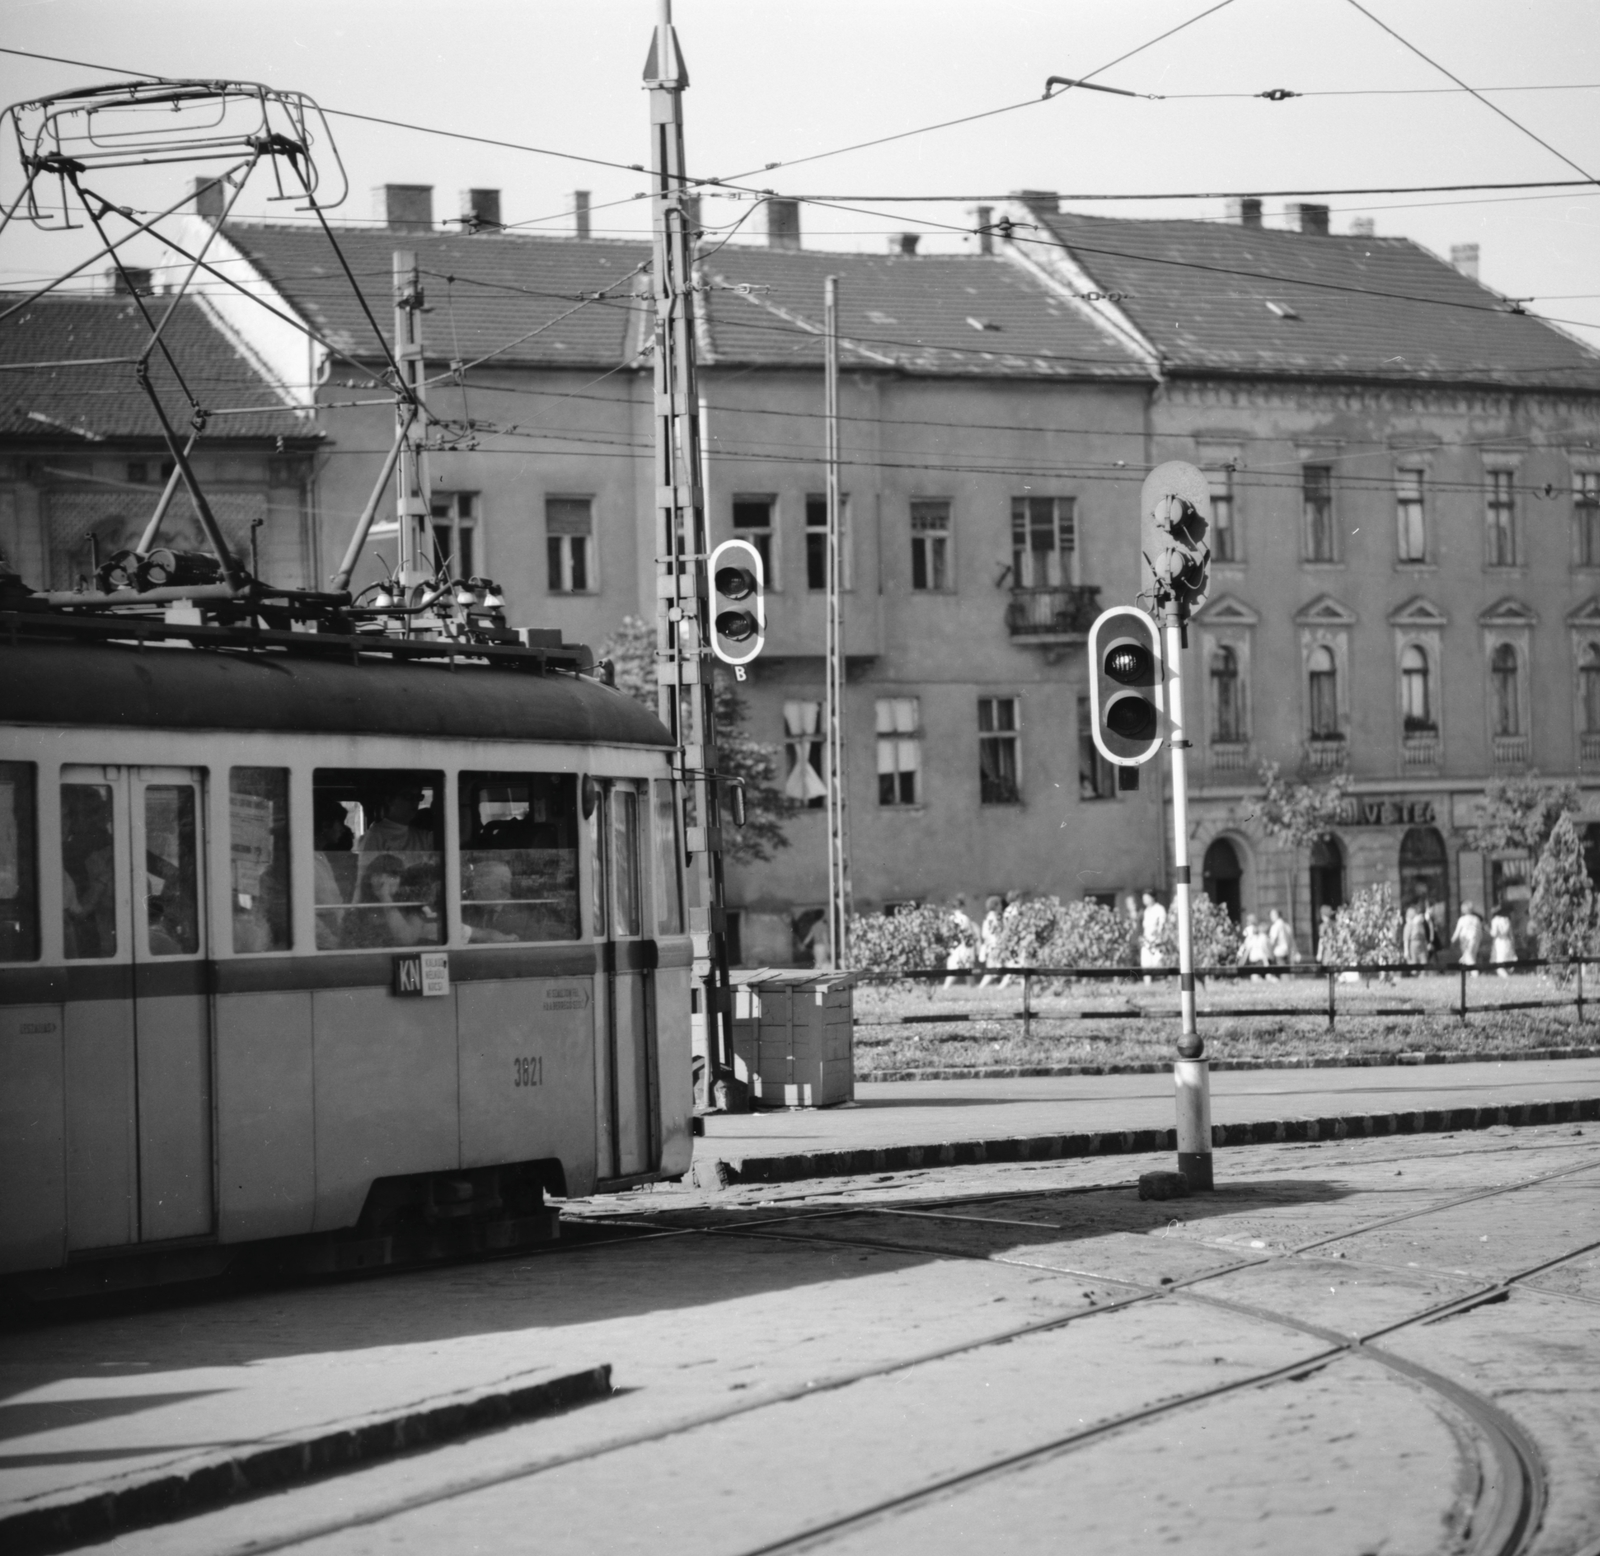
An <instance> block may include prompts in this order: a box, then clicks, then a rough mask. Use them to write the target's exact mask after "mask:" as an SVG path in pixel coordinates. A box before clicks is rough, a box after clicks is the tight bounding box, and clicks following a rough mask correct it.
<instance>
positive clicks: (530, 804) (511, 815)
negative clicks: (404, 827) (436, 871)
mask: <svg viewBox="0 0 1600 1556" xmlns="http://www.w3.org/2000/svg"><path fill="white" fill-rule="evenodd" d="M460 794H461V832H460V836H461V838H462V850H461V925H462V932H463V934H465V936H466V938H467V940H468V941H469V942H470V943H472V944H474V945H478V944H495V943H504V942H513V941H517V942H521V941H532V940H576V939H577V938H578V933H579V924H578V783H577V779H576V778H574V777H572V775H571V774H546V773H462V775H461V791H460Z"/></svg>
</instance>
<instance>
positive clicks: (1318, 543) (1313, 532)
mask: <svg viewBox="0 0 1600 1556" xmlns="http://www.w3.org/2000/svg"><path fill="white" fill-rule="evenodd" d="M1300 501H1301V508H1302V511H1303V512H1304V514H1305V556H1306V561H1308V562H1336V561H1337V560H1338V559H1339V553H1338V548H1337V546H1336V544H1335V539H1336V537H1335V535H1334V532H1333V466H1332V465H1302V466H1301V467H1300Z"/></svg>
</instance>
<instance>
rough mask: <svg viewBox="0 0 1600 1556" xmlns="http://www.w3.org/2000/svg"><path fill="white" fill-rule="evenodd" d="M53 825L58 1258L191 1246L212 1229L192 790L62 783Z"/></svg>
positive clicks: (104, 772)
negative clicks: (61, 1234) (154, 1245)
mask: <svg viewBox="0 0 1600 1556" xmlns="http://www.w3.org/2000/svg"><path fill="white" fill-rule="evenodd" d="M61 810H62V876H63V920H64V922H63V929H64V932H65V939H66V947H65V949H66V956H67V959H68V962H69V964H71V965H72V967H73V972H72V973H70V974H69V999H71V1000H72V1015H71V1016H70V1017H69V1021H68V1029H67V1091H68V1098H69V1102H68V1109H69V1128H68V1142H69V1144H68V1157H69V1162H68V1241H69V1245H70V1246H71V1247H73V1248H94V1247H104V1246H110V1245H113V1244H117V1243H126V1242H132V1241H137V1242H163V1241H167V1240H169V1239H172V1238H182V1237H197V1236H202V1235H204V1234H206V1233H208V1232H210V1231H211V1228H212V1187H211V1157H212V1151H211V1016H210V997H209V991H208V989H207V981H206V957H207V953H208V947H207V944H206V938H207V937H206V902H205V893H204V885H205V870H204V867H203V861H204V859H205V838H204V816H205V786H204V775H203V774H202V773H200V772H197V771H194V770H192V769H189V768H169V767H67V768H63V770H62V784H61ZM74 985H76V986H77V987H78V988H80V989H81V990H82V992H83V993H84V994H86V995H87V996H88V998H86V999H84V1000H82V1001H79V1000H78V999H76V998H75V997H74Z"/></svg>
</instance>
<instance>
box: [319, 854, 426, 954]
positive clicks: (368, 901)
mask: <svg viewBox="0 0 1600 1556" xmlns="http://www.w3.org/2000/svg"><path fill="white" fill-rule="evenodd" d="M410 873H411V872H408V871H407V869H406V867H405V865H404V863H403V862H402V861H401V860H400V859H399V858H397V857H396V856H395V855H394V854H378V855H377V856H375V857H374V858H373V859H372V860H370V861H369V862H368V864H367V869H366V874H365V875H364V876H363V877H362V881H361V900H360V903H359V904H358V905H357V906H355V907H353V908H351V909H350V910H349V912H348V913H347V914H346V915H345V918H346V920H347V922H346V924H345V930H344V935H343V937H342V939H341V941H340V944H341V945H343V946H344V947H345V948H346V949H347V950H374V949H378V948H380V947H383V946H405V945H419V944H423V943H431V942H432V941H433V940H435V939H436V938H437V929H436V927H435V928H434V930H433V931H432V932H430V931H429V927H428V925H427V923H426V917H425V908H426V904H424V903H422V902H420V901H417V900H416V899H415V898H408V897H407V896H406V893H405V882H406V878H407V876H408V874H410ZM415 884H416V883H415V881H413V887H415ZM437 922H438V921H437V918H435V920H434V924H435V926H437Z"/></svg>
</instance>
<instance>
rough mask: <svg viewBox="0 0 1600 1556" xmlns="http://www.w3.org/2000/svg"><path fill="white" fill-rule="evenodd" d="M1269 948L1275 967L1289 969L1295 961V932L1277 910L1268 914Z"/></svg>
mask: <svg viewBox="0 0 1600 1556" xmlns="http://www.w3.org/2000/svg"><path fill="white" fill-rule="evenodd" d="M1267 948H1268V949H1269V950H1270V951H1271V952H1272V962H1273V965H1274V966H1275V967H1287V966H1288V965H1289V964H1290V963H1291V962H1292V961H1293V960H1294V931H1293V930H1292V929H1291V928H1290V927H1289V921H1288V919H1286V918H1285V917H1284V916H1283V915H1282V914H1281V913H1280V912H1279V911H1278V910H1277V909H1276V908H1273V909H1271V911H1270V912H1269V913H1268V914H1267Z"/></svg>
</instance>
